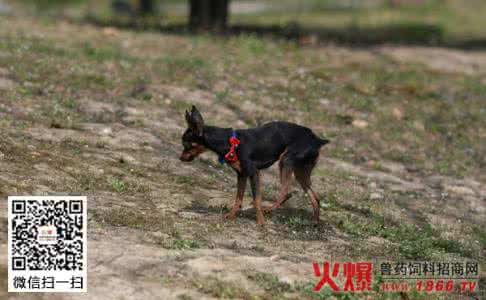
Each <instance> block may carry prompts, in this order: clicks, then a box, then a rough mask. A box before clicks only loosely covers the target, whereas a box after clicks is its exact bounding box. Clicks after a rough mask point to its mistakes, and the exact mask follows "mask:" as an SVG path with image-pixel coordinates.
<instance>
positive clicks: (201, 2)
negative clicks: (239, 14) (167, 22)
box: [189, 0, 229, 30]
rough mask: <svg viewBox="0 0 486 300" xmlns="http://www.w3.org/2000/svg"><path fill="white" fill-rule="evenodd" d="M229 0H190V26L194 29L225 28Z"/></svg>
mask: <svg viewBox="0 0 486 300" xmlns="http://www.w3.org/2000/svg"><path fill="white" fill-rule="evenodd" d="M228 9H229V0H190V12H189V26H190V28H191V29H193V30H223V29H224V28H225V27H226V25H227V20H228Z"/></svg>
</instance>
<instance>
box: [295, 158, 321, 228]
mask: <svg viewBox="0 0 486 300" xmlns="http://www.w3.org/2000/svg"><path fill="white" fill-rule="evenodd" d="M314 167H315V163H312V164H306V165H304V166H299V167H296V168H295V169H294V174H295V179H296V180H297V182H299V183H300V185H301V186H302V189H303V190H304V192H305V193H306V194H307V195H308V196H309V198H310V200H311V205H312V208H313V210H314V214H313V217H312V218H313V219H314V221H316V222H319V211H320V202H319V198H318V197H317V195H316V193H315V192H314V191H313V190H312V187H311V185H312V182H311V173H312V170H313V169H314Z"/></svg>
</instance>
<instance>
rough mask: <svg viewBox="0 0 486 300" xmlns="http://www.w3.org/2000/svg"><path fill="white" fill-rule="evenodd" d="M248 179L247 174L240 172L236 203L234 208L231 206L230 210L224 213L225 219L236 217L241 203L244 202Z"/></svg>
mask: <svg viewBox="0 0 486 300" xmlns="http://www.w3.org/2000/svg"><path fill="white" fill-rule="evenodd" d="M247 179H248V177H247V176H245V175H241V174H239V173H238V183H237V191H236V199H235V203H234V204H233V208H231V210H230V212H229V213H227V214H225V215H224V218H225V219H234V218H235V217H236V213H237V212H238V211H239V210H240V208H241V203H242V202H243V197H244V196H245V189H246V181H247Z"/></svg>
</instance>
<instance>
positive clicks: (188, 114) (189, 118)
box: [186, 110, 192, 127]
mask: <svg viewBox="0 0 486 300" xmlns="http://www.w3.org/2000/svg"><path fill="white" fill-rule="evenodd" d="M186 122H187V126H188V127H191V122H192V120H191V114H190V113H189V112H188V111H187V110H186Z"/></svg>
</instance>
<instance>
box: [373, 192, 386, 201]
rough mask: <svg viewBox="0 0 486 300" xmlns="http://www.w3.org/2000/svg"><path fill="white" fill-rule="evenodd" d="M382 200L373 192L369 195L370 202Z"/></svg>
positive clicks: (380, 196)
mask: <svg viewBox="0 0 486 300" xmlns="http://www.w3.org/2000/svg"><path fill="white" fill-rule="evenodd" d="M381 199H383V195H382V194H380V193H377V192H373V193H371V194H370V200H381Z"/></svg>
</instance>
